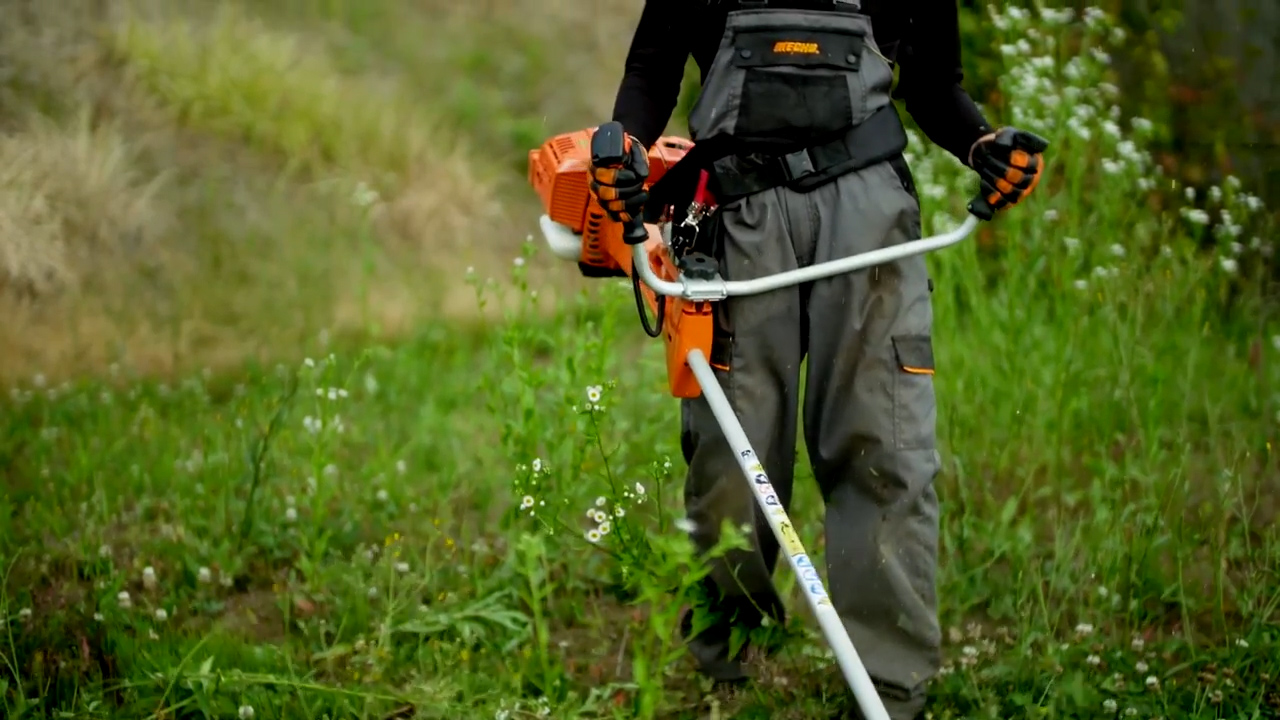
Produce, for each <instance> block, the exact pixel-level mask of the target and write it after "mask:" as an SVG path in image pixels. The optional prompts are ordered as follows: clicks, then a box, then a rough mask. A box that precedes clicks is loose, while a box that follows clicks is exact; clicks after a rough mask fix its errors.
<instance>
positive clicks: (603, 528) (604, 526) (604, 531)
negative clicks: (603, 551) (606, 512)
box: [596, 520, 613, 536]
mask: <svg viewBox="0 0 1280 720" xmlns="http://www.w3.org/2000/svg"><path fill="white" fill-rule="evenodd" d="M596 529H597V530H599V531H600V534H601V535H602V536H603V535H608V534H609V531H610V530H611V529H613V526H612V525H610V524H609V521H608V520H605V521H604V522H602V523H600V527H598V528H596Z"/></svg>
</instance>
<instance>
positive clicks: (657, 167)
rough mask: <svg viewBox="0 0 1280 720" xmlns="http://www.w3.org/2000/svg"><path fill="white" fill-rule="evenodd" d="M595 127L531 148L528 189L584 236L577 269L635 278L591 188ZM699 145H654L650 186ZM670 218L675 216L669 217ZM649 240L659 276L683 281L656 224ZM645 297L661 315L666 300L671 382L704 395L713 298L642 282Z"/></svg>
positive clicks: (686, 393)
mask: <svg viewBox="0 0 1280 720" xmlns="http://www.w3.org/2000/svg"><path fill="white" fill-rule="evenodd" d="M594 131H595V128H587V129H584V130H576V131H573V132H568V133H563V134H561V135H556V136H555V137H552V138H550V139H548V140H547V141H546V142H544V143H543V144H542V146H541V147H539V148H538V149H536V150H530V151H529V184H530V185H532V186H533V188H534V190H535V191H536V192H537V193H538V197H539V199H540V200H541V201H542V207H543V209H544V211H545V212H546V213H547V216H548V217H550V218H551V219H552V220H553V221H555V222H557V223H560V224H561V225H564V226H566V227H568V228H569V229H570V230H572V231H573V232H574V233H576V234H578V235H579V236H581V238H582V253H581V256H580V257H579V262H578V266H579V268H580V269H581V270H582V272H583V274H584V275H588V276H591V277H609V276H614V277H618V276H630V275H631V274H632V265H631V258H632V247H631V246H630V245H627V244H626V243H624V242H623V241H622V225H621V224H619V223H616V222H613V221H612V220H610V219H609V217H608V216H607V215H605V213H604V210H603V209H602V208H601V207H600V204H599V202H597V200H596V198H595V195H594V194H593V193H592V192H591V186H590V181H591V177H590V169H589V168H590V163H591V135H592V133H593V132H594ZM692 147H693V143H692V142H691V141H689V140H686V139H684V138H681V137H670V136H668V137H662V138H659V139H658V141H657V142H655V143H654V144H653V147H651V148H649V178H648V180H647V181H646V183H645V186H646V187H648V186H651V185H652V184H653V183H656V182H657V181H658V180H660V179H661V178H662V176H663V175H664V174H666V172H667V170H668V169H670V168H671V167H672V166H673V165H675V164H676V163H677V162H678V161H679V160H680V159H681V158H683V157H684V156H685V153H687V152H689V150H690V149H691V148H692ZM665 215H667V216H668V217H669V213H666V214H665ZM645 227H646V229H647V230H648V231H649V239H648V240H647V241H645V244H644V249H645V256H646V257H647V258H648V260H649V265H650V267H652V268H653V271H654V274H656V275H657V276H658V277H660V278H662V279H664V280H676V279H678V275H679V271H678V270H677V268H676V265H675V262H674V260H673V259H672V258H671V255H670V253H669V252H668V251H667V245H666V242H664V241H663V239H662V233H661V230H660V229H659V227H658V226H656V225H646V226H645ZM640 292H641V294H642V296H643V297H644V299H645V304H646V305H647V306H648V309H649V312H651V313H656V312H658V308H659V305H658V303H660V302H661V303H663V319H662V339H663V341H664V343H665V345H666V359H667V384H668V386H669V388H670V390H671V394H672V395H674V396H675V397H678V398H694V397H698V396H699V395H700V394H701V393H702V390H701V388H700V387H699V385H698V381H697V378H696V377H694V375H693V371H692V369H690V367H689V363H688V360H687V358H688V356H689V352H690V351H691V350H694V349H698V350H701V351H702V354H703V355H704V356H705V357H707V358H710V357H711V339H712V328H713V323H712V315H711V310H712V308H711V302H710V301H706V300H703V301H697V302H694V301H690V300H685V299H684V298H679V297H660V296H658V295H657V294H656V293H654V292H653V290H651V289H649V287H648V286H646V285H644V284H643V283H641V285H640Z"/></svg>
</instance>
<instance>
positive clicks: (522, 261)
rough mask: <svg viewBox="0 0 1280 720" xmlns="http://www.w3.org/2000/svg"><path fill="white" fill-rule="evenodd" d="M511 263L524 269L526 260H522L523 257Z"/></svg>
mask: <svg viewBox="0 0 1280 720" xmlns="http://www.w3.org/2000/svg"><path fill="white" fill-rule="evenodd" d="M511 263H512V264H513V265H515V266H516V267H524V258H522V257H517V258H514V259H513V260H512V261H511Z"/></svg>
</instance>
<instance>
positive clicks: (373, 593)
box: [365, 586, 378, 600]
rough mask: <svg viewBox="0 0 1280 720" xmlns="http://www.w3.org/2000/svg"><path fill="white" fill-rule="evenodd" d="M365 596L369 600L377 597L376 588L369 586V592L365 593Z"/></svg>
mask: <svg viewBox="0 0 1280 720" xmlns="http://www.w3.org/2000/svg"><path fill="white" fill-rule="evenodd" d="M365 595H367V596H368V597H369V599H370V600H372V599H374V598H376V597H378V588H376V587H373V586H370V588H369V590H368V591H367V592H366V593H365Z"/></svg>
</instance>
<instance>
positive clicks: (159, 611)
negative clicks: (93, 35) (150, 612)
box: [156, 608, 169, 622]
mask: <svg viewBox="0 0 1280 720" xmlns="http://www.w3.org/2000/svg"><path fill="white" fill-rule="evenodd" d="M168 619H169V613H168V611H166V610H165V609H164V608H156V620H158V621H160V622H164V621H165V620H168Z"/></svg>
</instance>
